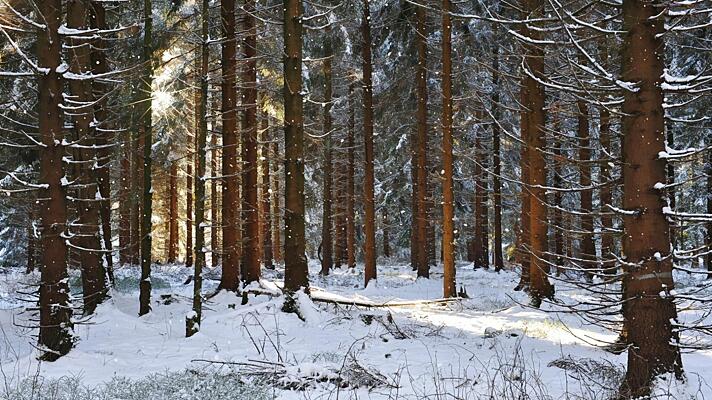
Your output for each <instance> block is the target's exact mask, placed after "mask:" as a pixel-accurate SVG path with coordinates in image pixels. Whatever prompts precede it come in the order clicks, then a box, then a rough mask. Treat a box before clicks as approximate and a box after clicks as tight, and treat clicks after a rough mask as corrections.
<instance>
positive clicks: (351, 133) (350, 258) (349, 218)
mask: <svg viewBox="0 0 712 400" xmlns="http://www.w3.org/2000/svg"><path fill="white" fill-rule="evenodd" d="M354 87H355V83H354V82H353V81H351V82H350V83H349V94H348V97H349V98H348V102H349V122H348V132H347V138H346V147H347V153H348V154H347V159H348V166H347V169H346V174H347V176H346V186H347V188H346V253H347V255H346V259H347V260H346V264H347V265H348V267H349V268H355V267H356V212H355V206H354V203H355V201H356V187H355V178H354V175H355V169H356V138H355V135H356V132H355V131H356V115H355V114H356V107H355V106H354Z"/></svg>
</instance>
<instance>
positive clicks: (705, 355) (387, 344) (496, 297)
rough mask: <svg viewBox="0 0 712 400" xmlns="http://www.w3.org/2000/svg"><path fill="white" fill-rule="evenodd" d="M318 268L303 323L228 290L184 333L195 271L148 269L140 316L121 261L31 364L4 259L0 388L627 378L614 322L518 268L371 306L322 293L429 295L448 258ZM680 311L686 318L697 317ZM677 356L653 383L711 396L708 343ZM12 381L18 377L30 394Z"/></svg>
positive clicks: (332, 391)
mask: <svg viewBox="0 0 712 400" xmlns="http://www.w3.org/2000/svg"><path fill="white" fill-rule="evenodd" d="M318 271H319V265H318V263H317V262H312V263H311V264H310V279H311V282H312V294H313V296H314V297H315V298H318V299H322V300H326V302H324V301H311V300H309V299H308V298H306V297H300V298H299V307H300V309H301V311H302V317H303V318H304V320H302V319H300V318H299V317H298V316H297V315H295V314H286V313H283V312H281V311H280V308H281V306H282V303H283V298H281V297H278V296H269V295H259V296H253V295H250V296H249V302H248V304H247V305H241V301H242V298H240V297H238V296H236V295H234V294H231V293H224V292H223V293H220V294H218V295H217V296H214V297H212V298H211V299H209V300H208V301H206V303H205V307H204V312H203V321H202V324H201V331H200V332H199V333H198V334H196V335H195V336H193V337H191V338H187V339H186V338H185V316H186V315H187V314H188V313H189V312H190V308H191V299H190V295H191V293H192V284H187V285H186V284H184V281H185V280H186V278H187V277H188V276H189V275H190V273H191V271H190V270H189V269H186V268H184V267H181V266H156V267H155V269H154V273H153V277H152V283H153V287H154V291H153V304H152V307H153V310H152V312H151V313H150V314H149V315H146V316H144V317H141V318H139V317H138V316H137V311H138V295H137V287H138V284H137V283H138V270H137V269H134V268H120V269H118V270H116V278H117V279H116V285H115V287H114V289H113V290H112V292H111V299H109V300H108V301H106V302H105V303H104V304H102V305H101V306H100V307H99V309H98V311H97V313H96V314H95V315H94V316H93V317H92V318H90V319H89V320H86V321H83V322H82V323H79V324H77V325H76V327H75V333H76V336H77V337H78V342H77V344H76V347H75V348H74V349H73V350H72V351H71V352H70V353H69V355H67V356H65V357H62V358H61V359H60V360H59V361H57V362H54V363H46V362H45V363H39V362H38V361H37V360H36V350H35V349H34V347H33V343H34V342H35V337H34V335H35V334H36V330H32V329H29V328H26V327H23V326H25V325H31V322H30V318H31V314H29V313H26V312H22V311H23V307H25V306H27V304H25V303H23V302H22V301H21V299H19V298H18V294H17V293H18V292H22V291H26V290H27V287H26V285H27V284H28V283H32V282H35V281H36V280H37V279H38V277H37V276H36V275H29V276H28V275H24V274H22V273H21V272H20V271H19V270H18V271H15V270H12V269H10V270H7V271H5V273H0V380H1V381H0V398H2V397H3V396H4V397H6V398H12V399H23V400H24V399H30V398H32V399H34V398H38V399H39V398H42V399H51V398H54V397H52V396H49V395H47V394H42V395H36V397H33V396H35V395H34V394H28V393H29V392H28V390H29V389H27V388H28V387H32V388H33V389H32V392H38V393H39V392H41V391H42V390H44V389H42V386H43V385H44V386H45V387H48V386H51V385H52V383H53V382H54V383H56V382H58V381H59V380H61V379H68V378H71V379H73V380H74V381H75V382H77V385H80V386H81V388H83V389H82V390H89V389H88V388H92V387H94V388H96V387H105V388H106V387H108V386H111V384H107V382H110V381H112V380H113V385H114V386H117V384H116V382H117V379H119V381H118V382H124V384H119V385H118V386H126V384H125V383H126V382H133V381H137V380H141V379H145V377H146V376H148V375H150V374H155V375H153V376H154V377H160V376H163V377H166V376H167V375H166V374H170V373H172V372H175V371H183V372H187V373H188V374H190V375H191V376H195V377H201V376H208V375H209V376H210V379H205V380H204V382H203V386H205V385H206V384H209V383H205V382H208V381H211V382H212V381H214V380H215V379H216V378H215V377H216V376H217V377H221V376H224V377H225V378H224V379H233V378H234V377H235V376H238V377H239V379H238V381H239V383H240V384H244V383H245V382H247V383H249V384H250V385H256V386H257V387H258V388H261V389H259V390H261V392H260V393H262V395H263V396H262V397H263V398H281V399H339V398H340V399H352V398H354V399H355V398H380V399H396V398H403V399H425V398H442V399H445V398H454V399H478V398H491V399H515V398H527V399H539V398H541V399H559V398H584V399H605V398H608V397H609V396H610V395H611V394H612V393H614V392H615V390H616V388H617V387H618V385H619V382H620V380H621V379H622V377H623V375H624V365H625V361H626V356H625V354H623V355H614V354H611V353H608V352H606V351H604V350H603V349H601V348H600V346H597V345H601V344H603V343H605V342H612V341H614V340H615V338H616V335H615V333H612V332H609V331H606V330H604V329H603V328H600V327H598V326H594V325H590V324H588V323H586V322H585V320H584V319H583V318H581V317H579V316H577V315H573V314H563V313H553V312H547V311H548V310H551V308H552V306H551V305H544V306H543V307H542V310H535V309H531V308H528V307H526V306H525V304H526V303H527V297H526V294H524V293H521V292H514V291H513V290H512V288H513V287H514V286H515V285H516V282H517V281H518V275H517V274H516V272H514V271H503V272H501V273H495V272H494V271H492V270H482V269H480V270H473V269H472V266H471V264H461V265H459V266H458V270H457V277H458V278H457V279H458V286H462V287H464V288H466V291H467V294H468V295H469V297H470V298H469V299H464V300H461V301H456V302H449V303H439V304H412V305H408V306H405V305H396V306H393V307H378V308H367V307H363V306H348V305H344V304H334V303H330V302H328V300H330V299H331V300H335V299H336V300H340V301H342V302H343V301H357V302H361V303H377V304H382V303H387V302H391V303H393V302H403V301H406V302H410V301H413V300H424V299H437V298H439V297H440V296H441V293H442V287H441V286H442V280H441V277H442V269H441V268H434V269H433V272H432V275H431V279H419V280H416V278H415V273H414V272H413V271H411V269H410V267H409V266H405V265H400V266H398V265H392V266H385V265H379V272H378V273H379V276H378V282H377V283H374V284H372V285H369V287H367V288H366V289H364V288H363V287H362V285H363V283H362V282H363V275H362V273H360V272H356V271H348V270H344V269H336V270H334V272H333V273H332V274H331V275H330V276H328V277H320V276H319V275H318ZM282 275H283V271H282V270H281V269H280V268H278V269H277V270H275V271H266V272H265V276H264V280H263V282H262V288H264V289H265V290H264V291H265V292H267V291H269V290H271V289H273V290H275V291H277V290H276V289H277V286H278V285H279V284H280V283H281V278H282ZM218 276H219V271H210V272H208V273H207V274H206V281H205V284H204V287H205V292H206V293H211V291H214V290H215V288H216V287H217V284H218V281H217V278H218ZM695 279H696V278H693V277H690V276H687V275H686V274H685V275H681V277H680V281H681V283H680V284H679V285H680V286H681V287H685V286H689V287H695V286H696V285H697V284H698V283H699V282H697V281H695ZM71 284H72V289H73V290H74V289H77V287H78V285H79V280H78V276H76V274H72V278H71ZM75 293H76V292H75ZM557 296H558V297H559V298H561V299H564V300H569V301H571V300H586V299H587V298H588V297H587V296H588V295H587V294H586V293H582V292H581V291H580V290H579V289H576V288H575V287H568V286H566V285H565V284H562V283H557ZM77 303H79V301H78V300H77ZM686 313H687V314H686ZM682 316H683V318H684V319H693V318H695V317H697V316H699V314H696V313H695V312H693V311H689V312H683V313H682ZM706 321H707V323H710V322H712V319H710V318H709V317H708V318H707V319H706ZM683 363H684V366H685V369H686V374H687V378H688V379H687V383H686V384H684V385H674V386H671V387H665V383H663V384H662V385H661V389H660V390H661V393H668V392H669V393H672V394H671V396H669V397H670V398H694V399H704V398H707V399H712V387H711V386H712V378H710V376H712V375H709V370H710V369H711V367H712V351H698V352H694V353H690V354H685V355H684V356H683ZM705 376H706V377H707V378H706V380H705V378H704V377H705ZM122 379H125V380H122ZM220 379H223V378H218V379H217V380H220ZM171 380H172V382H173V386H175V385H176V384H175V382H176V380H173V378H171ZM198 380H199V379H198ZM196 382H197V381H196V380H195V379H194V380H190V382H188V384H187V385H189V386H190V387H189V388H188V389H186V390H185V391H182V392H180V393H179V394H175V393H176V392H172V393H174V394H170V395H164V396H161V397H151V398H152V399H153V398H156V399H157V398H160V399H164V398H165V399H194V398H195V399H198V398H201V399H203V398H213V397H210V396H203V395H199V394H198V392H200V390H208V389H206V388H205V387H203V386H201V387H200V388H198V386H200V384H199V383H196ZM154 386H155V385H154ZM18 387H21V388H22V387H24V388H25V389H24V392H23V393H24V394H23V393H19V392H18V389H17V388H18ZM144 387H145V386H144ZM71 390H72V391H74V392H75V394H74V395H73V396H69V397H61V396H59V395H56V398H58V399H59V398H62V399H65V398H66V399H73V398H77V399H78V398H80V396H79V395H77V394H76V393H77V391H78V390H79V389H77V387H74V388H72V389H71ZM141 390H145V389H141ZM181 390H182V389H181ZM231 390H232V392H235V390H234V387H233V389H231ZM20 392H22V391H20ZM55 392H56V391H55ZM11 393H13V394H11ZM18 393H19V394H18ZM245 393H247V392H242V394H240V396H242V395H245ZM233 395H234V396H237V397H231V396H228V397H224V398H241V397H239V396H238V394H235V393H233ZM13 396H14V397H13ZM144 396H148V395H147V394H146V392H144V394H143V395H141V396H139V397H137V398H149V397H144ZM245 396H246V395H245ZM259 397H260V396H258V395H250V396H248V397H246V398H253V399H255V398H259ZM94 398H99V397H96V396H94ZM101 398H107V399H109V398H111V399H114V398H116V399H124V397H121V396H117V397H110V396H107V397H101ZM126 398H128V397H126Z"/></svg>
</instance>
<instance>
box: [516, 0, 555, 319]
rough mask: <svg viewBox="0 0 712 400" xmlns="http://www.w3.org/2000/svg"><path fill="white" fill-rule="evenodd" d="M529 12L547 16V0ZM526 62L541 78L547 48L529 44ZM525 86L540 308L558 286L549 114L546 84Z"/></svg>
mask: <svg viewBox="0 0 712 400" xmlns="http://www.w3.org/2000/svg"><path fill="white" fill-rule="evenodd" d="M527 7H528V9H527V11H528V12H529V15H528V16H529V17H530V18H540V17H541V16H543V15H544V2H543V1H542V0H527ZM527 34H528V35H529V37H531V38H532V39H534V40H538V39H540V37H541V33H540V31H538V30H535V29H532V30H528V32H527ZM525 47H526V55H525V65H526V68H529V71H530V72H531V73H532V74H533V75H534V76H535V77H537V78H538V79H541V78H542V77H543V76H544V50H543V49H542V48H541V47H538V45H531V44H527V45H526V46H525ZM522 86H523V87H524V88H525V92H526V99H527V102H526V103H525V105H526V108H527V111H528V112H527V116H528V119H529V123H528V125H529V135H528V137H527V148H528V149H529V184H530V186H529V192H530V196H529V238H530V239H529V240H530V243H529V244H530V252H531V258H530V265H529V278H530V290H531V291H530V293H531V298H532V305H533V306H535V307H538V306H539V305H540V304H541V301H542V299H544V298H551V297H553V295H554V288H553V286H551V284H550V283H549V280H548V278H547V275H546V274H547V273H548V272H549V267H548V264H547V263H546V260H545V253H546V252H547V251H548V244H547V231H548V229H547V218H546V215H547V211H546V203H545V199H546V192H545V190H544V187H545V186H546V162H545V160H544V150H545V147H546V142H545V136H546V135H545V122H546V115H545V111H544V107H545V95H544V85H543V84H541V83H539V82H538V81H537V79H534V78H532V77H531V76H529V75H526V76H525V77H524V79H523V82H522Z"/></svg>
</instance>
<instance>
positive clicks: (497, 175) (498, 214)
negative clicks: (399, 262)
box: [490, 30, 504, 272]
mask: <svg viewBox="0 0 712 400" xmlns="http://www.w3.org/2000/svg"><path fill="white" fill-rule="evenodd" d="M495 32H497V31H496V30H495ZM492 48H493V50H492V53H493V54H492V105H491V106H490V108H491V110H492V116H493V118H494V123H493V124H492V172H493V176H492V204H493V206H494V210H493V211H494V227H493V228H494V237H493V239H494V243H493V246H494V249H493V250H494V270H495V271H497V272H499V271H501V270H502V269H503V268H504V256H503V255H502V181H501V174H502V162H501V157H502V156H501V154H500V153H501V143H502V138H501V135H502V129H501V127H500V126H499V122H498V121H501V115H500V109H499V89H500V87H499V79H500V78H499V74H500V72H499V45H498V44H497V43H495V44H494V45H493V46H492Z"/></svg>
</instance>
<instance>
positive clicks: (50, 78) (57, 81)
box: [36, 0, 73, 361]
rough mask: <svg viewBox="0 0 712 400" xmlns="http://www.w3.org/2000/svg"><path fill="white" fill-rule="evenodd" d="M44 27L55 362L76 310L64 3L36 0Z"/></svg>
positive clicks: (48, 272) (46, 256)
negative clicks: (64, 103)
mask: <svg viewBox="0 0 712 400" xmlns="http://www.w3.org/2000/svg"><path fill="white" fill-rule="evenodd" d="M37 7H38V12H39V14H40V15H41V17H42V20H43V21H45V26H44V27H43V28H39V29H38V30H37V34H38V35H37V47H36V48H37V64H38V66H39V67H40V68H44V69H46V71H47V73H46V74H39V75H38V87H37V91H38V115H39V117H40V118H39V133H40V138H41V141H42V144H43V146H42V147H40V154H39V156H40V176H39V182H40V184H42V185H43V187H42V189H41V193H40V199H41V200H40V204H39V215H40V219H41V223H42V230H41V236H40V239H41V241H42V265H41V269H40V271H41V274H42V277H41V281H40V333H39V341H38V342H39V346H40V348H42V349H45V350H43V352H42V355H41V356H40V357H41V359H43V360H46V361H54V360H57V359H58V358H59V357H61V356H63V355H65V354H67V353H68V352H69V350H70V349H71V348H72V344H73V340H72V329H73V323H72V308H71V304H70V303H69V285H68V283H67V282H68V281H69V276H68V274H67V244H66V242H65V240H64V238H63V236H64V235H65V233H66V232H65V229H66V224H67V200H66V188H65V187H64V185H62V178H63V177H64V165H63V161H62V159H63V158H64V151H65V148H64V145H63V137H64V135H63V131H62V128H63V123H62V109H61V107H60V101H61V100H62V76H61V75H60V74H59V73H58V72H57V68H58V67H59V65H60V63H61V58H62V57H61V52H62V42H61V40H60V37H59V33H58V32H59V27H60V25H61V23H62V2H61V1H60V0H45V1H42V2H39V3H37Z"/></svg>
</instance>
